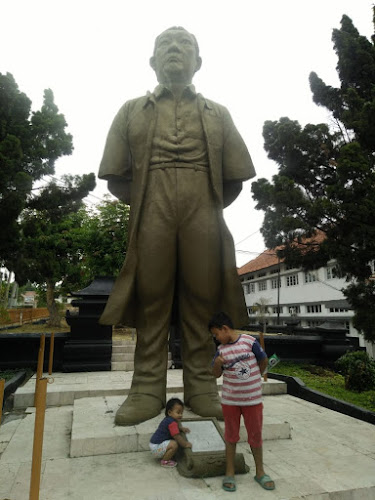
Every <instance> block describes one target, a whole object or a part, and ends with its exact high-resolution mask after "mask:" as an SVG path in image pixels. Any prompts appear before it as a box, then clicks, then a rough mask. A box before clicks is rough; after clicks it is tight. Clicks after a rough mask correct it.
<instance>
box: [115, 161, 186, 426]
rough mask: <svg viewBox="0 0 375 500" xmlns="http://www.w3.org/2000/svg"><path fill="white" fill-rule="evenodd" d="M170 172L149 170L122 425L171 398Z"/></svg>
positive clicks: (173, 257)
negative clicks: (130, 376)
mask: <svg viewBox="0 0 375 500" xmlns="http://www.w3.org/2000/svg"><path fill="white" fill-rule="evenodd" d="M164 177H166V176H163V172H162V171H161V170H155V171H152V172H150V173H149V184H148V189H147V191H146V196H145V203H144V207H143V211H142V217H141V221H140V226H139V231H138V235H137V242H138V259H137V260H138V266H137V278H136V279H137V282H136V286H137V304H138V307H137V346H136V351H135V359H134V375H133V380H132V385H131V389H130V393H129V396H128V398H127V399H126V400H125V402H124V404H123V405H122V406H121V407H120V409H119V411H118V412H117V414H116V423H117V424H118V425H134V424H135V423H139V422H142V421H144V420H148V419H150V418H153V417H155V416H156V415H159V413H160V411H161V409H162V408H163V407H164V406H165V402H166V384H167V381H166V379H167V362H168V333H169V329H170V320H171V309H172V301H173V293H174V281H175V267H176V243H175V241H176V238H175V233H174V227H173V210H172V209H171V207H170V206H169V204H168V200H167V193H166V192H165V191H166V190H167V189H169V187H168V185H166V182H165V181H166V180H168V179H164Z"/></svg>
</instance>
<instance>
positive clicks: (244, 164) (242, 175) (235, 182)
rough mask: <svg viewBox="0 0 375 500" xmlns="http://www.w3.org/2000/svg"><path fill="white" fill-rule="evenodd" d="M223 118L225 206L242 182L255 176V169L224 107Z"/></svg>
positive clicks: (229, 202)
mask: <svg viewBox="0 0 375 500" xmlns="http://www.w3.org/2000/svg"><path fill="white" fill-rule="evenodd" d="M223 118H224V144H223V201H224V207H227V206H229V205H230V204H231V203H232V202H233V201H234V200H235V199H236V198H237V196H238V195H239V194H240V192H241V190H242V183H243V182H244V181H246V180H248V179H250V178H251V177H254V176H255V169H254V165H253V162H252V160H251V157H250V153H249V151H248V149H247V147H246V144H245V142H244V140H243V139H242V137H241V135H240V133H239V132H238V130H237V128H236V126H235V124H234V123H233V120H232V117H231V116H230V114H229V112H228V111H227V110H226V109H225V108H224V117H223Z"/></svg>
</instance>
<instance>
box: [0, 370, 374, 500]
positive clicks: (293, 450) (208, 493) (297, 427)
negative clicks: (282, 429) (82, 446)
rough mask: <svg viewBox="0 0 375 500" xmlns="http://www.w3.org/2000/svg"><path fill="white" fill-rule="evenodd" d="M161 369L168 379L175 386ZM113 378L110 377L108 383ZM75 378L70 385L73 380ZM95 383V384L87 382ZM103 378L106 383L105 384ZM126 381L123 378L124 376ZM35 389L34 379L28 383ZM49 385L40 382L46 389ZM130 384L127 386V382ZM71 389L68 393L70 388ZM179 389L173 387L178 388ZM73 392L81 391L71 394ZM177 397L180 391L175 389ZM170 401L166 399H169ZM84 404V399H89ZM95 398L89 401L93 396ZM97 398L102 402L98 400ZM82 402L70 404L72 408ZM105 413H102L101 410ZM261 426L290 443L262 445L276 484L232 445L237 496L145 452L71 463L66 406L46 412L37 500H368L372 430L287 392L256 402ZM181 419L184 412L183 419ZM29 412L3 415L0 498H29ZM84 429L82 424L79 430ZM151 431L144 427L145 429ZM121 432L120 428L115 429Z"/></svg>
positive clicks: (87, 377)
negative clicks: (244, 470)
mask: <svg viewBox="0 0 375 500" xmlns="http://www.w3.org/2000/svg"><path fill="white" fill-rule="evenodd" d="M174 372H178V370H169V371H168V379H169V381H170V382H171V383H172V382H173V383H174V384H175V383H176V380H175V379H173V377H175V375H172V374H173V373H174ZM114 374H116V377H119V378H116V377H115V378H113V377H114ZM67 375H69V376H70V377H72V378H64V377H62V376H61V377H60V375H59V374H57V375H56V376H55V384H57V383H58V381H59V380H60V383H61V384H65V385H70V387H71V390H72V391H75V389H77V390H78V389H79V386H82V384H86V387H87V388H88V390H89V389H90V390H92V389H93V388H94V386H95V385H96V386H97V388H101V387H103V386H104V385H109V386H110V385H111V384H112V383H118V382H121V384H122V387H123V386H124V375H123V374H121V373H120V372H117V373H116V372H106V373H104V374H94V373H89V374H73V373H71V374H65V377H66V376H67ZM74 377H75V378H77V380H78V381H77V384H75V383H74V381H73V378H74ZM92 377H95V381H93V378H92ZM105 379H107V381H106V380H105ZM129 380H131V374H130V377H129ZM34 383H35V381H34ZM55 384H52V385H51V384H48V386H47V390H48V391H50V390H51V389H52V387H53V385H55ZM129 384H130V382H129ZM75 385H76V386H77V387H76V388H74V386H75ZM180 386H181V383H180ZM79 390H81V389H79ZM178 392H181V391H178ZM171 395H172V393H171ZM90 399H91V398H89V399H88V400H89V401H90ZM94 399H95V398H94ZM102 399H103V398H102ZM80 401H82V400H78V401H77V403H78V402H80ZM110 409H111V408H109V407H107V409H106V410H105V411H107V410H110ZM264 413H265V423H266V424H267V423H268V422H269V419H270V418H273V417H275V418H276V417H277V419H278V420H279V422H285V421H287V422H290V425H291V427H292V429H293V434H292V437H293V439H279V440H267V441H265V442H264V445H263V457H264V468H265V471H266V473H267V474H269V475H270V476H271V477H272V479H273V480H274V481H275V483H276V489H275V490H274V491H266V490H263V489H262V488H261V487H260V486H259V484H257V483H256V482H255V481H254V479H253V476H254V474H255V468H254V460H253V457H252V455H251V452H250V449H249V445H248V444H247V443H239V444H238V447H237V449H238V452H239V453H242V454H243V456H244V459H245V463H246V464H247V465H248V466H249V467H250V473H249V474H240V475H238V476H237V477H236V481H237V491H236V493H234V494H232V495H229V494H227V493H226V492H224V491H223V490H222V476H219V477H209V478H197V479H190V478H186V477H183V476H181V475H180V474H179V473H178V470H176V469H177V468H174V469H164V468H162V467H160V464H159V462H158V461H157V460H155V459H154V457H153V456H152V455H151V453H150V452H149V451H144V452H139V453H127V454H113V453H112V454H108V455H98V456H88V457H78V458H71V457H70V456H69V452H70V446H71V442H70V441H71V430H72V415H73V406H56V407H50V408H47V411H46V416H45V427H44V439H43V456H42V467H41V481H40V485H41V490H40V499H41V500H67V499H69V500H124V498H129V499H136V500H156V498H157V499H158V500H171V499H176V498H177V499H178V500H224V499H225V498H229V497H231V498H232V497H233V499H234V498H235V499H237V500H249V498H251V499H256V500H370V499H374V498H375V474H374V470H375V439H374V429H375V428H374V426H373V425H372V424H369V423H367V422H363V421H360V420H356V419H354V418H352V417H349V416H347V415H343V414H341V413H337V412H335V411H332V410H329V409H327V408H324V407H321V406H319V405H316V404H312V403H310V402H308V401H304V400H301V399H298V398H296V397H294V396H291V395H289V394H285V395H280V396H277V397H274V396H272V397H269V396H266V397H265V398H264ZM186 414H187V413H186ZM34 417H35V414H34V409H31V412H30V413H29V412H27V413H25V412H23V411H20V410H16V411H14V412H11V413H7V412H5V413H4V419H3V422H2V425H1V426H0V499H5V498H9V499H12V500H25V499H26V498H29V489H30V470H31V457H32V448H33V433H34ZM86 427H88V425H86ZM153 430H154V429H152V431H153ZM121 432H123V430H122V431H121Z"/></svg>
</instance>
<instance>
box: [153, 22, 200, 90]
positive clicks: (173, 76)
mask: <svg viewBox="0 0 375 500" xmlns="http://www.w3.org/2000/svg"><path fill="white" fill-rule="evenodd" d="M201 64H202V59H201V58H200V57H199V47H198V43H197V40H196V38H195V36H194V35H192V34H191V33H189V32H188V31H186V29H185V28H182V27H180V26H173V27H172V28H168V29H167V30H165V31H163V33H161V34H160V35H159V36H158V37H157V38H156V40H155V47H154V54H153V56H152V57H151V59H150V65H151V67H152V69H153V70H154V71H155V73H156V77H157V79H158V82H159V83H185V84H189V83H191V81H192V78H193V76H194V74H195V72H196V71H198V70H199V68H200V67H201Z"/></svg>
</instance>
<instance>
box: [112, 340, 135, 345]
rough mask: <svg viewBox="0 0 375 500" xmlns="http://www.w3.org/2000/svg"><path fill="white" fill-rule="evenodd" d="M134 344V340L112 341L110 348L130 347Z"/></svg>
mask: <svg viewBox="0 0 375 500" xmlns="http://www.w3.org/2000/svg"><path fill="white" fill-rule="evenodd" d="M135 344H136V342H135V340H124V339H112V346H123V345H125V346H130V345H134V346H135Z"/></svg>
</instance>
